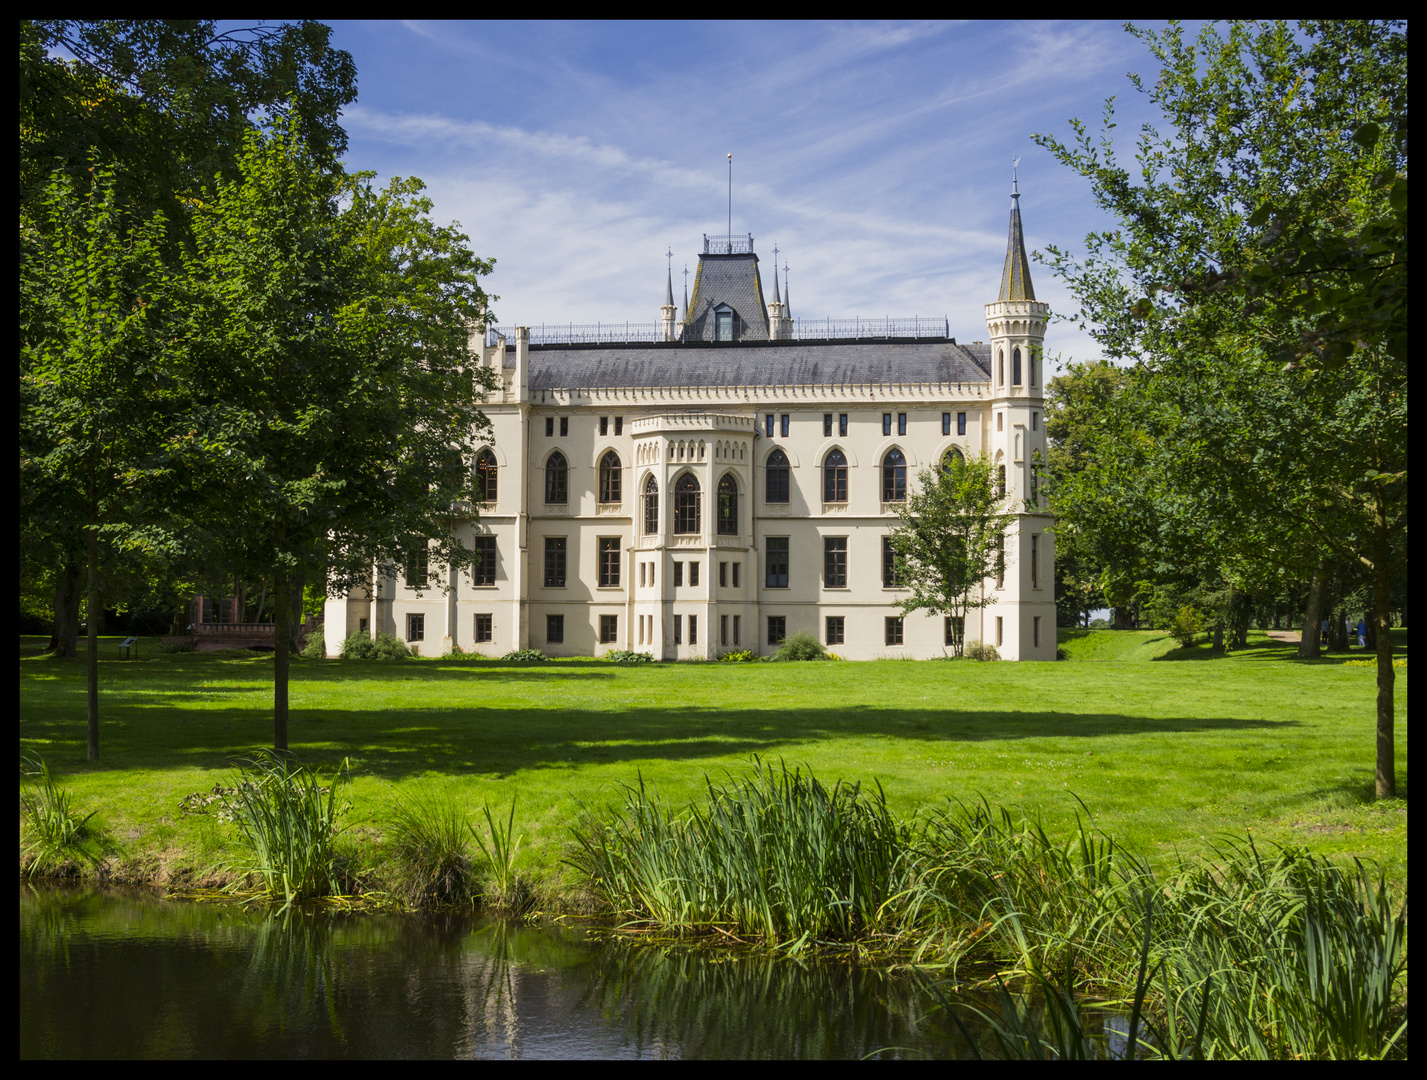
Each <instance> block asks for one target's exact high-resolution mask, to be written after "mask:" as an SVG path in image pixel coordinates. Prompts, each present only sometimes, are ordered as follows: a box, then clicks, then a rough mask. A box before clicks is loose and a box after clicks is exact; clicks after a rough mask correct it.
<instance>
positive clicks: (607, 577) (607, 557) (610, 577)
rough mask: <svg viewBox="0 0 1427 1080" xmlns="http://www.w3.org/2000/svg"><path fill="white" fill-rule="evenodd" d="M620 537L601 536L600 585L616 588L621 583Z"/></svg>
mask: <svg viewBox="0 0 1427 1080" xmlns="http://www.w3.org/2000/svg"><path fill="white" fill-rule="evenodd" d="M619 555H620V552H619V537H617V536H601V537H600V586H601V588H606V589H610V588H615V587H616V586H618V585H619V563H620V557H619Z"/></svg>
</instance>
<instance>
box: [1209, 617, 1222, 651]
mask: <svg viewBox="0 0 1427 1080" xmlns="http://www.w3.org/2000/svg"><path fill="white" fill-rule="evenodd" d="M1211 651H1212V652H1216V653H1221V652H1223V651H1224V620H1223V619H1220V620H1219V621H1218V622H1216V623H1215V624H1214V646H1213V649H1212V650H1211Z"/></svg>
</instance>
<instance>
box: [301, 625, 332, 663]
mask: <svg viewBox="0 0 1427 1080" xmlns="http://www.w3.org/2000/svg"><path fill="white" fill-rule="evenodd" d="M299 655H300V656H301V657H302V658H303V659H304V660H326V659H327V639H326V637H325V636H324V635H323V633H322V631H321V630H314V631H312V633H310V634H308V635H307V644H306V645H304V646H303V647H302V652H301V653H300V654H299Z"/></svg>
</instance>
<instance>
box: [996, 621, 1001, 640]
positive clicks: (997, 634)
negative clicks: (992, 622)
mask: <svg viewBox="0 0 1427 1080" xmlns="http://www.w3.org/2000/svg"><path fill="white" fill-rule="evenodd" d="M996 645H997V647H998V648H999V647H1000V645H1001V616H999V615H997V616H996Z"/></svg>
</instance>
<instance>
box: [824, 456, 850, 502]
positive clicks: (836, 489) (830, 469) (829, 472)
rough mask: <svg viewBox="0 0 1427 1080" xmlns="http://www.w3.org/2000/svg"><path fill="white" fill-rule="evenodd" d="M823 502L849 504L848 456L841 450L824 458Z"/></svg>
mask: <svg viewBox="0 0 1427 1080" xmlns="http://www.w3.org/2000/svg"><path fill="white" fill-rule="evenodd" d="M823 502H847V455H846V454H844V453H843V452H842V451H841V450H834V451H833V452H832V453H830V454H828V456H827V457H825V458H823Z"/></svg>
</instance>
